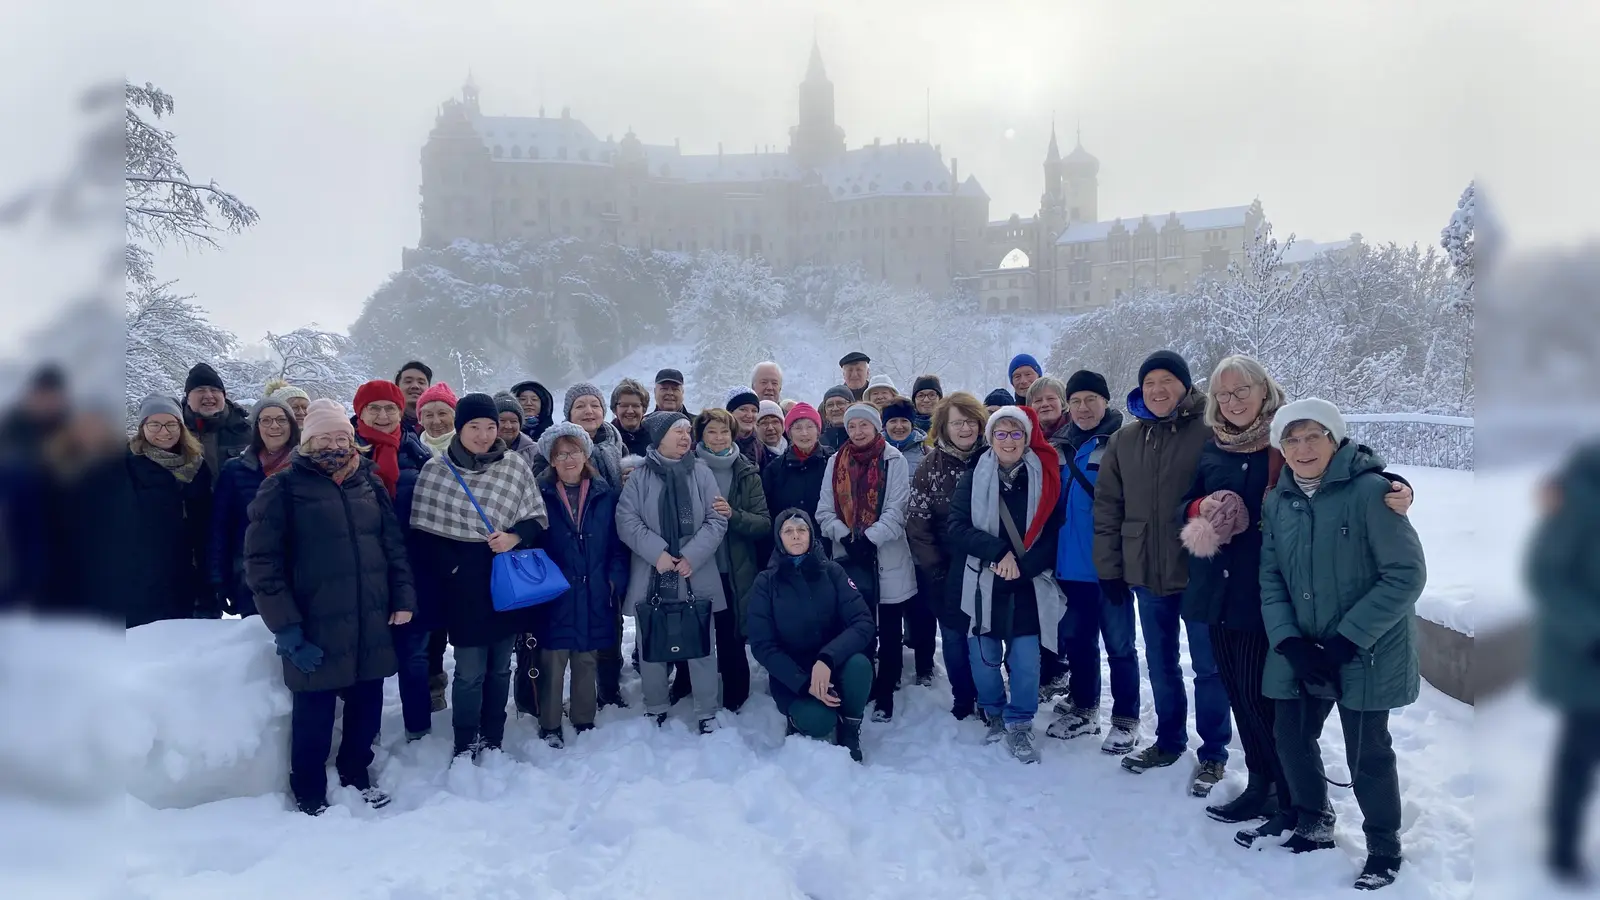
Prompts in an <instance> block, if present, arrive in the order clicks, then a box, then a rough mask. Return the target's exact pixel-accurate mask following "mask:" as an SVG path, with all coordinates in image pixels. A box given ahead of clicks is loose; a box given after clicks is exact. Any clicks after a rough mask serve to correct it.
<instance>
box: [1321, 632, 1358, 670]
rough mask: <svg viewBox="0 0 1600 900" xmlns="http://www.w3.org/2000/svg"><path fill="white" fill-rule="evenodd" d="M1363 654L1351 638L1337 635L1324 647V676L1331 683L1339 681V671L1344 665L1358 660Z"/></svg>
mask: <svg viewBox="0 0 1600 900" xmlns="http://www.w3.org/2000/svg"><path fill="white" fill-rule="evenodd" d="M1360 652H1361V648H1360V647H1357V646H1356V645H1355V644H1354V643H1353V642H1352V641H1351V640H1350V639H1349V638H1347V637H1345V636H1344V635H1342V634H1336V635H1334V636H1333V639H1332V640H1330V641H1328V642H1327V643H1326V644H1323V645H1322V665H1323V669H1322V676H1323V677H1324V678H1326V679H1327V680H1328V681H1329V682H1337V681H1338V680H1339V670H1340V669H1341V668H1343V667H1344V664H1345V663H1347V662H1349V661H1350V660H1352V659H1355V658H1356V655H1357V654H1358V653H1360Z"/></svg>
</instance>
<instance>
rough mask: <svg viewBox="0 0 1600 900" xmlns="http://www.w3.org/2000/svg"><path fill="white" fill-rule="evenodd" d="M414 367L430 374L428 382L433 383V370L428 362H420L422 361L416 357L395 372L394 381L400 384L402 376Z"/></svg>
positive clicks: (425, 373)
mask: <svg viewBox="0 0 1600 900" xmlns="http://www.w3.org/2000/svg"><path fill="white" fill-rule="evenodd" d="M412 369H416V370H417V371H418V372H421V373H422V374H424V375H426V376H428V383H429V384H433V370H432V369H430V368H428V364H427V363H420V362H417V361H416V360H414V359H413V360H412V361H410V362H408V363H406V364H405V365H403V366H401V367H400V371H398V372H395V373H394V383H395V384H399V383H400V376H401V375H404V374H405V373H407V372H409V371H411V370H412Z"/></svg>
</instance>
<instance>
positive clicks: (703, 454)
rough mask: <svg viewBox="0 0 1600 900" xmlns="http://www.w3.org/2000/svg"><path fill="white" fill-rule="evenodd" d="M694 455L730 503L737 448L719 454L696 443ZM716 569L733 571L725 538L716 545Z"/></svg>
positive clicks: (731, 557)
mask: <svg viewBox="0 0 1600 900" xmlns="http://www.w3.org/2000/svg"><path fill="white" fill-rule="evenodd" d="M694 455H695V456H696V458H698V459H699V460H700V461H701V462H703V463H705V464H706V468H708V469H710V470H711V475H712V477H714V478H716V479H717V490H719V491H721V492H722V498H723V499H724V500H728V502H729V503H730V504H731V503H732V502H733V501H732V500H731V499H730V498H732V497H733V466H734V463H736V462H738V461H739V459H740V458H741V454H740V453H739V448H738V447H730V448H729V449H728V452H727V453H724V454H720V455H719V454H717V453H715V452H713V451H711V450H709V449H707V448H706V445H705V444H696V445H695V448H694ZM717 571H718V572H731V571H733V554H732V552H731V551H730V550H729V549H728V539H727V538H723V540H722V543H720V544H718V545H717Z"/></svg>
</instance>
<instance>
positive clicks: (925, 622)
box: [904, 585, 939, 678]
mask: <svg viewBox="0 0 1600 900" xmlns="http://www.w3.org/2000/svg"><path fill="white" fill-rule="evenodd" d="M904 605H905V608H906V609H905V621H906V636H907V638H908V641H907V642H908V643H909V644H910V645H911V657H912V659H913V660H915V664H916V667H917V677H918V678H923V677H928V676H932V675H933V653H934V635H936V634H938V633H939V622H938V620H936V619H935V618H934V616H933V604H932V603H930V602H929V596H928V592H927V591H926V590H924V589H923V588H922V587H921V586H920V585H919V586H918V588H917V594H916V596H915V597H912V598H911V599H910V600H907V601H906V602H905V604H904Z"/></svg>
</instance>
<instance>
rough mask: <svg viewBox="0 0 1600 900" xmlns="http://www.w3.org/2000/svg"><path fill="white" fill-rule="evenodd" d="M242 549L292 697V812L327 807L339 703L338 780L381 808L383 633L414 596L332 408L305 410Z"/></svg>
mask: <svg viewBox="0 0 1600 900" xmlns="http://www.w3.org/2000/svg"><path fill="white" fill-rule="evenodd" d="M392 386H393V385H391V387H392ZM244 548H245V549H244V552H245V579H246V580H247V581H248V582H249V585H250V590H251V591H252V592H253V593H254V594H255V599H256V604H257V606H259V607H260V609H261V621H262V622H263V623H265V624H266V626H267V628H268V629H270V630H271V631H272V634H273V639H274V641H275V642H276V644H277V649H278V655H279V656H281V657H283V682H284V685H285V686H286V687H288V688H289V690H290V691H291V692H292V693H293V695H294V702H293V708H292V710H291V711H290V720H289V787H290V790H291V791H292V793H293V794H294V799H295V804H296V805H297V806H298V807H299V809H300V811H301V812H303V813H306V814H308V815H313V816H314V815H318V814H319V813H321V812H322V811H323V810H324V809H326V808H327V803H328V797H327V793H328V775H327V768H326V767H327V762H328V751H329V750H331V749H332V744H333V717H334V711H335V709H336V703H337V701H338V700H343V701H344V730H343V737H342V739H341V740H340V743H339V755H338V757H337V759H336V761H335V766H336V768H337V769H338V772H339V783H340V784H341V785H344V786H346V787H352V788H355V789H356V790H358V791H360V792H361V797H362V799H363V800H365V801H366V803H367V804H368V805H369V806H372V807H374V808H380V807H383V806H387V805H388V804H389V796H388V795H387V794H385V793H384V792H383V791H381V790H379V789H378V788H377V787H375V786H374V785H373V783H372V776H371V774H370V772H369V771H368V769H369V767H370V766H371V765H372V758H373V754H372V745H373V744H374V743H375V742H376V741H377V739H378V730H379V723H380V720H381V718H382V715H383V682H384V679H386V678H388V677H389V676H390V675H393V674H394V673H395V671H396V661H395V652H394V645H393V643H392V642H391V639H390V629H391V628H392V627H398V626H403V625H405V624H406V623H407V622H409V621H410V620H411V616H412V614H413V613H414V612H415V611H416V596H415V592H414V589H413V585H412V573H411V566H410V563H409V562H408V560H407V555H406V550H405V537H404V535H403V534H402V528H401V526H400V522H399V520H398V519H396V518H395V515H394V508H393V506H391V505H390V502H389V495H388V492H387V491H386V490H385V489H384V486H383V484H382V482H381V481H380V480H379V479H378V476H377V473H376V466H375V464H374V463H372V462H371V461H370V460H367V459H363V458H362V457H361V455H360V454H359V453H357V452H356V448H355V435H354V434H353V433H352V430H351V428H350V422H349V420H348V419H346V418H345V416H344V410H343V409H342V408H341V407H340V406H339V404H337V403H335V402H334V401H332V400H316V401H313V402H312V403H311V406H310V409H309V410H308V411H307V413H306V429H305V434H304V436H303V438H302V440H301V443H300V446H299V447H298V449H297V450H296V451H295V452H294V454H293V457H292V459H291V461H290V463H289V466H288V468H287V469H284V470H283V471H282V472H279V473H278V474H277V475H274V476H273V477H271V478H268V479H267V480H266V481H264V482H263V483H262V485H261V490H260V492H258V493H257V494H256V498H255V500H253V501H252V502H251V503H250V525H249V527H248V528H247V529H246V530H245V538H244Z"/></svg>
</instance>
